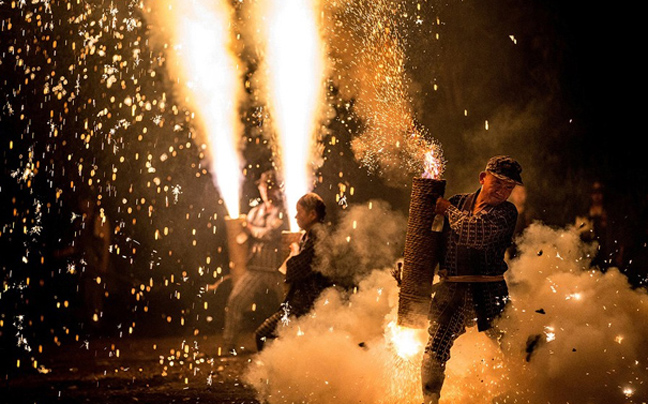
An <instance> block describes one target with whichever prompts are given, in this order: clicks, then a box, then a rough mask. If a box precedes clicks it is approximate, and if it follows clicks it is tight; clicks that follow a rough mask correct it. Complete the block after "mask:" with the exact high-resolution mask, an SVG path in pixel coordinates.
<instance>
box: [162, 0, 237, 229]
mask: <svg viewBox="0 0 648 404" xmlns="http://www.w3.org/2000/svg"><path fill="white" fill-rule="evenodd" d="M174 5H175V6H176V7H174ZM169 12H170V14H172V15H173V17H171V18H175V19H176V22H175V27H176V32H175V38H174V42H175V48H176V51H177V55H176V57H177V67H178V68H179V70H180V74H181V75H182V76H183V78H184V79H185V80H186V82H187V83H186V84H187V89H188V90H189V92H190V94H191V96H192V98H193V103H194V105H193V107H194V108H196V109H197V110H198V115H199V118H200V121H202V126H203V128H202V130H203V133H204V136H205V139H204V143H205V146H206V148H207V154H208V158H209V160H210V171H211V174H212V178H213V179H214V181H215V182H216V184H215V185H216V186H217V188H218V189H219V190H220V193H221V197H222V198H223V200H224V202H225V206H226V208H227V211H228V213H229V216H230V217H234V218H236V217H238V216H239V198H240V186H241V175H240V167H241V163H240V160H241V157H240V153H239V151H238V147H237V143H238V138H239V137H240V134H241V132H242V129H241V126H240V120H239V116H238V111H237V99H238V96H239V91H240V88H239V87H240V74H239V72H238V70H237V63H236V60H235V57H234V56H233V55H232V54H231V52H230V31H229V24H230V23H229V19H230V16H229V14H230V13H231V11H230V10H228V9H227V4H226V3H225V2H218V1H216V2H213V1H207V0H197V1H192V2H191V3H188V4H185V3H178V4H177V5H176V4H175V3H172V4H171V5H170V6H169Z"/></svg>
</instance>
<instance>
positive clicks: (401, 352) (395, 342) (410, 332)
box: [385, 321, 426, 361]
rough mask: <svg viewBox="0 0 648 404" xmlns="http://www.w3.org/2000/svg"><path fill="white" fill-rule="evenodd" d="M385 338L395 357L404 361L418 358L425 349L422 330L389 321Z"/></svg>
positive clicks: (424, 335) (424, 332) (424, 333)
mask: <svg viewBox="0 0 648 404" xmlns="http://www.w3.org/2000/svg"><path fill="white" fill-rule="evenodd" d="M385 336H386V339H387V341H388V342H389V344H390V345H391V347H392V348H393V350H394V352H395V353H396V355H398V357H399V358H401V359H403V360H406V361H412V360H415V359H418V358H420V356H421V355H422V353H423V349H424V348H425V337H426V331H425V330H424V329H416V328H409V327H404V326H400V325H398V324H396V321H391V322H390V323H389V324H388V325H387V329H386V330H385Z"/></svg>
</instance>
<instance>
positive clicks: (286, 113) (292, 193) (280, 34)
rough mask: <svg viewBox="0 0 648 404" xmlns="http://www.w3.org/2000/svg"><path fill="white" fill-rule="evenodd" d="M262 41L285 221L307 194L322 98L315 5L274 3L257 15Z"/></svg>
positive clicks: (294, 1)
mask: <svg viewBox="0 0 648 404" xmlns="http://www.w3.org/2000/svg"><path fill="white" fill-rule="evenodd" d="M258 11H259V15H262V16H263V17H264V18H262V19H259V21H261V22H264V24H265V25H264V27H263V33H264V35H262V37H263V39H262V40H263V41H264V42H265V43H264V44H263V45H264V48H265V63H266V67H267V83H266V86H267V92H268V102H269V104H270V109H271V111H272V117H273V121H274V127H275V130H276V133H277V137H278V138H279V140H280V142H279V143H280V148H281V150H280V164H281V169H282V174H283V180H284V192H285V198H286V204H287V209H288V213H289V217H290V229H291V231H296V230H297V229H298V227H297V223H296V221H295V219H294V216H295V211H294V209H295V206H296V204H297V200H298V199H299V198H300V197H301V196H302V195H303V194H305V193H307V192H309V191H310V190H311V189H312V178H311V175H310V174H309V173H310V172H311V171H312V169H311V167H310V165H311V161H312V160H311V157H312V150H313V146H314V144H315V141H314V137H315V136H314V132H315V128H316V127H317V121H318V115H319V110H318V105H319V104H320V103H321V102H320V101H321V99H322V93H323V78H324V71H325V60H326V57H325V54H324V49H323V45H322V41H321V39H320V35H319V31H318V22H317V19H316V18H317V2H310V1H305V0H275V1H267V2H264V4H263V9H260V10H258Z"/></svg>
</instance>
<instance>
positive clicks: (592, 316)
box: [246, 224, 648, 404]
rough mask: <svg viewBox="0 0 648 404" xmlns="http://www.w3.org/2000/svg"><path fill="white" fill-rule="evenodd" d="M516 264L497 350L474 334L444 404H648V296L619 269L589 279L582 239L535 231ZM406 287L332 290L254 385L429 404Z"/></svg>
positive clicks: (320, 398) (285, 332)
mask: <svg viewBox="0 0 648 404" xmlns="http://www.w3.org/2000/svg"><path fill="white" fill-rule="evenodd" d="M520 251H521V254H520V255H519V258H517V259H515V260H513V261H512V262H511V266H510V271H509V273H508V275H507V276H508V281H509V285H510V291H511V304H510V306H509V308H508V309H507V311H506V312H505V315H504V316H503V318H502V319H501V320H500V321H499V325H500V327H501V328H502V330H504V336H503V337H502V338H501V340H500V341H499V345H500V348H498V347H497V346H496V343H495V342H494V341H491V340H489V339H488V338H487V337H485V336H483V335H482V334H479V333H477V332H475V331H474V330H469V331H468V332H467V334H466V335H464V336H462V337H461V338H460V339H459V340H458V341H457V344H456V345H455V346H454V348H453V350H452V355H453V356H452V358H451V360H450V362H449V364H448V372H447V374H448V376H447V379H446V384H445V385H444V389H443V391H442V397H443V399H442V402H446V403H449V402H454V403H493V402H495V403H510V402H516V403H541V402H549V403H583V404H586V403H644V402H646V401H645V400H646V399H645V397H646V396H647V391H648V386H646V385H645V381H646V380H648V367H647V366H648V348H647V347H646V345H645V344H643V343H642V341H643V340H644V339H645V335H647V333H648V325H647V324H646V322H645V315H646V303H647V301H648V296H647V295H646V292H645V290H635V289H632V288H631V287H630V285H629V283H628V281H627V278H626V277H625V276H624V275H622V274H621V273H619V272H618V271H617V270H616V269H611V270H609V271H607V272H605V273H603V272H601V271H599V270H597V269H592V268H590V267H589V262H590V258H589V257H591V255H592V253H594V251H595V246H588V245H585V244H583V243H582V242H581V241H580V237H579V235H578V232H577V230H576V229H571V228H570V229H552V228H549V227H547V226H543V225H540V224H537V225H533V226H532V227H531V228H529V229H528V230H527V232H526V233H525V235H524V237H523V239H521V240H520ZM397 294H398V290H397V286H396V283H395V281H394V279H393V278H392V277H391V275H390V273H389V270H386V269H384V270H380V269H378V270H376V271H374V272H372V273H371V274H369V275H368V276H367V277H366V278H365V279H364V280H363V281H362V282H361V283H360V285H359V288H358V289H357V293H354V294H351V295H348V294H346V293H340V292H339V291H336V290H333V289H330V290H328V291H327V293H325V294H324V295H323V296H322V297H321V298H320V300H319V302H318V303H317V305H316V307H315V310H314V311H313V313H312V315H310V316H306V317H304V318H300V319H299V320H297V321H293V322H291V323H289V324H288V325H287V326H285V327H283V328H282V329H281V332H280V339H279V340H277V341H275V342H274V343H273V345H271V346H269V348H268V349H267V350H265V351H264V352H262V353H261V354H260V355H258V356H257V357H256V358H255V360H254V362H253V366H251V367H250V368H249V369H248V371H247V374H246V380H247V381H249V382H250V383H251V384H252V385H253V386H254V387H255V388H256V389H257V390H258V391H259V392H260V394H261V395H262V396H263V397H264V398H265V399H267V400H268V402H270V403H293V402H304V401H302V400H306V402H308V403H330V402H331V400H335V402H341V403H420V400H421V397H420V393H419V391H420V387H419V386H420V378H419V368H420V354H421V352H422V349H423V346H424V344H425V339H426V333H425V331H422V330H421V331H417V332H416V333H413V334H412V335H410V337H409V338H411V341H410V347H413V349H414V352H410V353H409V354H406V355H403V354H401V355H399V354H397V348H398V347H399V346H398V345H399V344H400V342H399V338H402V335H399V334H398V331H397V330H396V327H395V326H394V323H393V322H394V320H395V309H396V306H397V299H398V297H397Z"/></svg>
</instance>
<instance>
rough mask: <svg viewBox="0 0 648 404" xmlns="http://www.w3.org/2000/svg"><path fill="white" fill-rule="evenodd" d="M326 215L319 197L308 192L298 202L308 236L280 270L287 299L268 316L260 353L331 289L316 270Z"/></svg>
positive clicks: (293, 248)
mask: <svg viewBox="0 0 648 404" xmlns="http://www.w3.org/2000/svg"><path fill="white" fill-rule="evenodd" d="M325 216H326V205H325V204H324V201H323V200H322V198H321V197H320V196H319V195H317V194H315V193H308V194H306V195H304V196H302V197H301V198H300V199H299V201H297V214H296V215H295V219H297V224H298V225H299V227H300V228H301V229H302V230H303V231H304V234H303V235H302V237H301V239H300V241H299V244H297V243H292V244H291V245H290V254H289V256H288V258H287V259H286V261H285V262H284V264H283V265H282V266H281V269H280V270H281V271H285V274H286V278H285V283H286V286H287V288H288V292H287V294H286V297H285V299H284V301H283V303H282V304H281V306H280V308H279V310H277V311H276V312H275V313H274V314H273V315H272V316H270V317H268V318H267V319H266V320H265V321H264V322H263V324H261V326H260V327H259V328H258V329H257V330H256V332H255V338H256V342H257V349H258V350H259V351H261V350H262V349H263V346H264V344H265V342H266V341H267V340H269V339H274V338H276V336H277V334H276V330H277V326H278V325H279V322H285V321H288V319H289V318H290V317H301V316H303V315H304V314H306V313H308V312H309V311H310V310H311V309H312V308H313V305H314V303H315V300H317V298H318V297H319V295H320V293H321V292H322V291H323V290H324V289H326V288H327V287H328V286H330V281H329V280H328V279H327V278H326V277H325V276H324V275H323V274H322V273H321V272H318V271H316V270H315V269H314V264H315V260H316V251H315V249H316V244H317V243H318V240H321V239H322V238H323V237H324V232H325V229H324V224H323V222H324V217H325Z"/></svg>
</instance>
